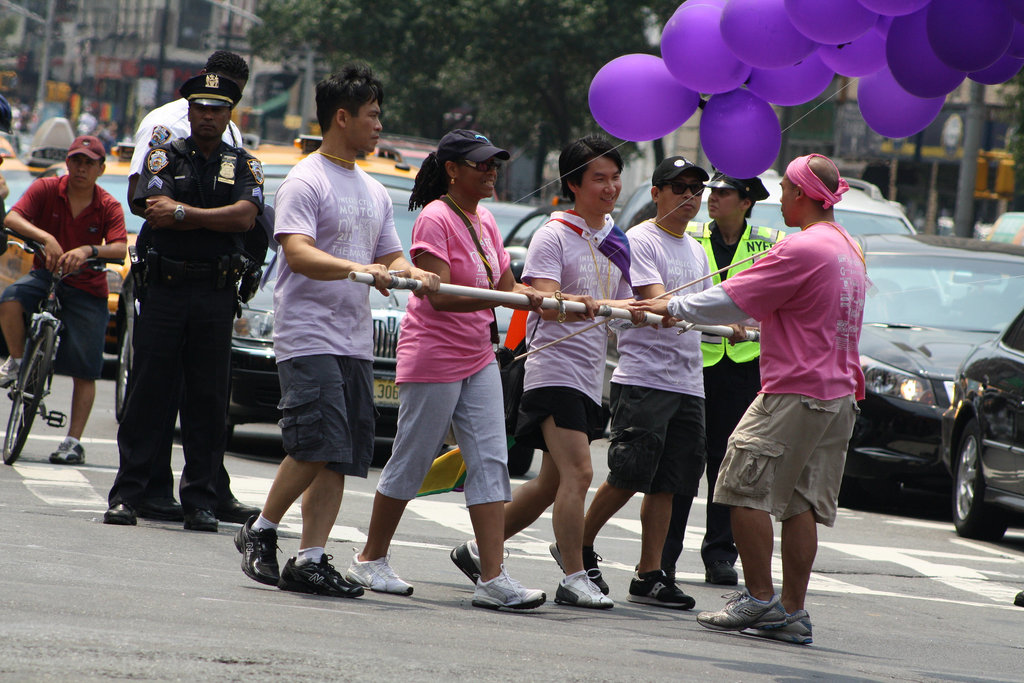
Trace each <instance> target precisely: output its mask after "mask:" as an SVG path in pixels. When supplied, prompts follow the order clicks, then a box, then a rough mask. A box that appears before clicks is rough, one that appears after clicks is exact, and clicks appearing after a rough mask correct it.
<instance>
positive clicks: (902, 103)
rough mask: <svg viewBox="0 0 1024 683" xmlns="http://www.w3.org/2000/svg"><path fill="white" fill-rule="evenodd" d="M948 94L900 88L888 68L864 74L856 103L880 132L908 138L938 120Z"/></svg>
mask: <svg viewBox="0 0 1024 683" xmlns="http://www.w3.org/2000/svg"><path fill="white" fill-rule="evenodd" d="M945 101H946V98H945V97H933V98H930V99H926V98H921V97H916V96H914V95H912V94H910V93H908V92H907V91H906V90H904V89H903V88H901V87H900V84H899V83H897V82H896V79H895V78H893V75H892V73H891V72H890V71H889V70H888V69H882V70H881V71H879V72H878V73H874V74H871V75H870V76H865V77H864V78H862V79H860V84H859V85H858V86H857V104H858V105H859V106H860V114H861V116H863V117H864V122H865V123H867V124H868V126H870V127H871V130H873V131H875V132H876V133H878V134H879V135H884V136H885V137H887V138H906V137H910V136H911V135H914V134H915V133H919V132H921V131H922V130H924V129H925V128H927V127H928V124H929V123H931V122H932V121H934V120H935V117H936V116H938V115H939V112H940V111H941V110H942V105H943V103H944V102H945Z"/></svg>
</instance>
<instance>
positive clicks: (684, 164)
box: [651, 157, 711, 187]
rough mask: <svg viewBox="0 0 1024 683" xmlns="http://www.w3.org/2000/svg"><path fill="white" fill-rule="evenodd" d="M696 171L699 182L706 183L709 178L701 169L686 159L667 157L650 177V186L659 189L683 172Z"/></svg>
mask: <svg viewBox="0 0 1024 683" xmlns="http://www.w3.org/2000/svg"><path fill="white" fill-rule="evenodd" d="M691 170H692V171H696V173H697V175H699V176H701V180H703V181H707V179H708V178H710V177H711V176H709V175H708V172H707V171H705V170H704V169H703V168H701V167H700V166H698V165H697V164H695V163H693V162H692V161H690V160H689V159H687V158H686V157H668V158H667V159H665V160H664V161H662V162H661V163H660V164H658V167H657V168H656V169H654V175H652V176H651V185H653V186H655V187H660V186H661V185H665V184H666V183H670V182H672V181H673V180H675V178H676V177H678V176H679V174H681V173H683V172H684V171H691Z"/></svg>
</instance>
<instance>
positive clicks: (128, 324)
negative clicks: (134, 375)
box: [114, 305, 135, 422]
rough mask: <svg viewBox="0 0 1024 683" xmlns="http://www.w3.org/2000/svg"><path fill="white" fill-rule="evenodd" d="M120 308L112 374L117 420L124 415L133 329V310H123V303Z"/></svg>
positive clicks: (130, 369) (131, 357)
mask: <svg viewBox="0 0 1024 683" xmlns="http://www.w3.org/2000/svg"><path fill="white" fill-rule="evenodd" d="M121 308H122V310H121V313H122V314H123V315H124V323H123V324H122V326H121V334H120V335H118V337H119V339H118V343H117V374H116V375H115V376H114V418H115V419H116V420H117V421H118V422H120V421H121V419H122V418H123V417H124V409H125V406H126V405H127V403H128V386H129V382H130V380H131V371H132V361H133V353H134V352H133V351H132V337H133V336H134V330H135V324H134V318H135V312H134V311H127V310H125V309H126V307H125V306H124V305H122V307H121ZM129 316H130V317H129Z"/></svg>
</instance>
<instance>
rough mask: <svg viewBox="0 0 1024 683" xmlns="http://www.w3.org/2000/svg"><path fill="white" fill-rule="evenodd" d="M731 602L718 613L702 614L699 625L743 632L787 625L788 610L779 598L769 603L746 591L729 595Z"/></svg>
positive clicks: (718, 629) (775, 597) (698, 617)
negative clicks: (749, 629)
mask: <svg viewBox="0 0 1024 683" xmlns="http://www.w3.org/2000/svg"><path fill="white" fill-rule="evenodd" d="M726 597H728V598H730V600H729V602H727V603H725V607H723V608H722V609H721V610H719V611H718V612H701V613H700V614H698V615H697V623H698V624H700V625H701V626H703V627H704V628H710V629H712V630H714V631H742V630H743V629H747V628H757V629H767V628H778V627H780V626H785V625H786V610H784V609H783V608H782V603H781V602H780V600H779V596H778V595H777V594H776V595H773V596H772V599H771V600H769V601H768V602H767V603H764V602H761V601H760V600H755V599H754V598H753V596H751V595H750V593H748V592H746V591H736V592H734V593H730V594H728V595H727V596H726Z"/></svg>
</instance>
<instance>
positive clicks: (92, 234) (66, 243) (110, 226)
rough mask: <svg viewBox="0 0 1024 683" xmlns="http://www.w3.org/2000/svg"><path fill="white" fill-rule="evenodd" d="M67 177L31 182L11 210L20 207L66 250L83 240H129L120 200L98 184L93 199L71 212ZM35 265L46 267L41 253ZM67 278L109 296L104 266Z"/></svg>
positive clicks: (109, 241)
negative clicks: (79, 210) (72, 213)
mask: <svg viewBox="0 0 1024 683" xmlns="http://www.w3.org/2000/svg"><path fill="white" fill-rule="evenodd" d="M68 180H69V178H68V176H61V177H60V178H40V179H39V180H37V181H35V182H34V183H32V184H31V185H29V187H28V189H27V190H25V194H23V195H22V196H21V199H19V200H18V203H17V204H15V205H14V206H13V207H11V211H17V212H18V213H19V214H21V216H22V217H23V218H24V219H25V220H27V221H28V222H29V223H31V224H32V225H34V226H36V227H37V228H39V229H41V230H45V231H46V232H48V233H50V234H51V235H53V236H54V237H56V238H57V243H58V244H60V246H61V248H62V249H64V251H68V250H70V249H74V248H75V247H80V246H82V245H83V244H97V245H98V244H103V243H107V244H110V243H112V242H126V241H128V233H127V232H126V231H125V229H124V211H123V210H122V209H121V204H120V203H119V202H118V201H117V200H116V199H114V197H113V196H112V195H111V194H110V193H109V192H107V191H106V190H104V189H103V188H102V187H100V186H99V185H97V186H96V189H95V190H93V193H92V203H91V204H90V205H89V206H87V207H85V208H84V209H83V210H82V212H81V213H80V214H78V216H72V215H71V202H70V201H69V200H68ZM32 267H33V269H37V268H42V267H43V260H42V259H41V258H40V257H39V255H38V254H37V255H36V258H35V262H34V263H33V266H32ZM64 282H66V283H67V284H69V285H71V286H72V287H76V288H78V289H81V290H82V291H84V292H88V293H89V294H93V295H95V296H100V297H104V298H106V296H107V276H106V273H105V272H104V271H102V270H99V271H96V270H90V269H87V270H84V271H82V272H81V273H78V274H76V275H72V276H70V277H68V278H67V279H65V280H64Z"/></svg>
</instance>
